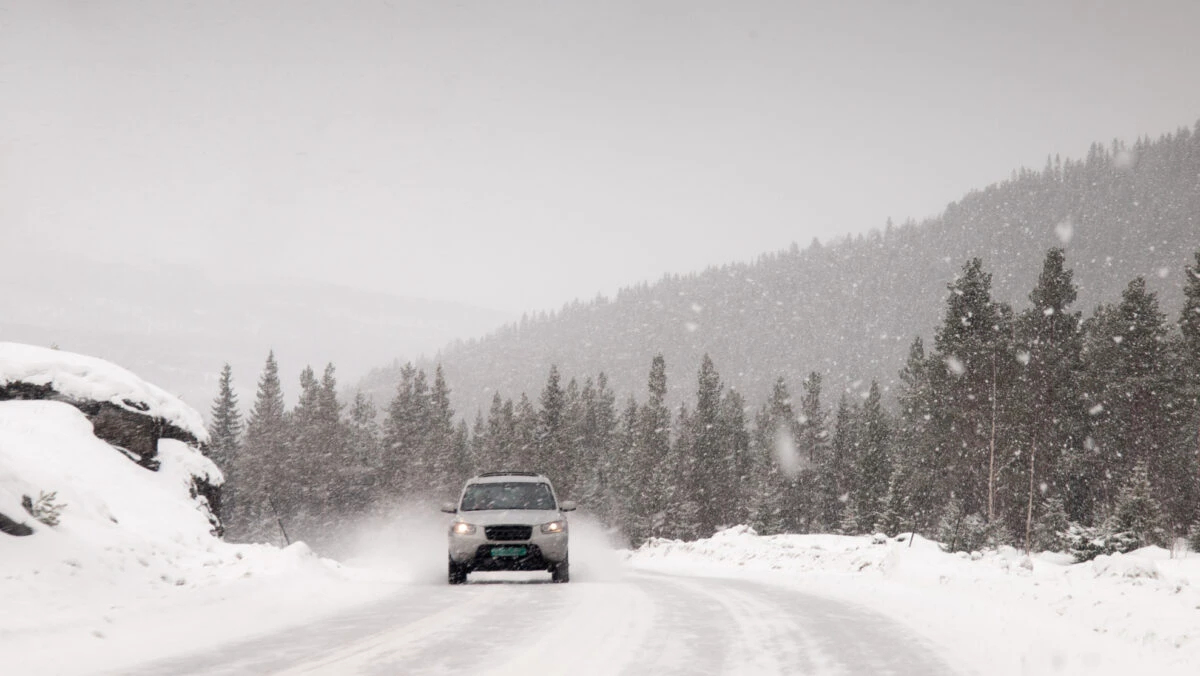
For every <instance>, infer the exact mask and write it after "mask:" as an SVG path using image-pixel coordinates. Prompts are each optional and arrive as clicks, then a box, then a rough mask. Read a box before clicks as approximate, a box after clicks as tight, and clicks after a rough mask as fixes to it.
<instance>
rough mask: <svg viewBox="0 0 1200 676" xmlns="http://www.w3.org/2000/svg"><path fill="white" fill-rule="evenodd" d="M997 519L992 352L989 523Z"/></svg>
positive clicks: (993, 355) (993, 362)
mask: <svg viewBox="0 0 1200 676" xmlns="http://www.w3.org/2000/svg"><path fill="white" fill-rule="evenodd" d="M995 519H996V353H995V352H992V435H991V441H990V443H989V453H988V523H989V524H990V523H992V522H993V521H995Z"/></svg>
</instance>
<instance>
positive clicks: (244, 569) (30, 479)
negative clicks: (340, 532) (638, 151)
mask: <svg viewBox="0 0 1200 676" xmlns="http://www.w3.org/2000/svg"><path fill="white" fill-rule="evenodd" d="M159 459H160V461H161V463H162V467H161V468H160V470H159V471H157V472H151V471H149V470H147V469H145V468H143V467H141V466H139V465H137V464H136V463H134V462H132V461H131V460H129V459H128V458H126V457H124V456H123V455H122V454H121V453H119V452H117V451H115V450H114V449H113V448H112V447H110V446H109V445H108V444H106V443H104V442H103V441H101V440H99V439H97V438H96V437H95V436H93V435H92V427H91V423H90V422H89V421H88V420H87V418H86V417H84V415H83V414H82V413H80V412H79V411H78V410H77V409H75V408H74V407H72V406H70V405H68V404H65V403H60V402H50V401H4V402H0V513H4V514H6V515H8V516H9V517H10V518H12V519H14V520H18V521H24V522H25V523H27V524H28V525H30V526H32V527H33V528H34V529H35V533H34V534H33V535H30V536H26V537H13V536H9V535H3V534H0V598H3V603H2V604H0V655H2V656H3V657H2V658H0V664H2V665H3V668H2V669H0V671H2V672H3V673H11V674H69V673H94V672H102V671H105V670H117V671H119V670H121V669H122V668H123V667H124V666H127V665H129V664H133V663H137V662H141V661H144V660H146V659H153V658H155V657H162V656H168V655H172V654H177V653H179V652H186V651H189V650H195V649H197V648H202V647H204V646H211V645H218V644H220V643H223V642H227V641H232V640H237V639H241V638H243V637H246V636H252V635H255V634H257V633H262V632H269V631H276V630H278V629H279V628H280V627H281V626H286V625H288V624H295V623H301V622H305V621H308V620H311V619H313V618H316V617H320V616H322V615H324V614H328V613H330V612H333V611H334V610H337V609H341V608H345V607H348V606H351V605H354V604H356V603H362V602H364V601H366V600H367V599H369V598H372V597H373V596H374V595H376V594H378V593H379V591H380V588H381V585H386V584H390V582H389V581H388V580H383V579H380V578H379V577H378V576H376V577H370V576H368V575H367V574H365V573H363V572H361V571H351V570H347V569H345V568H343V567H342V566H340V565H338V564H336V563H334V562H332V561H326V560H321V559H319V558H318V557H316V556H315V555H313V553H312V552H311V551H310V550H309V549H308V548H307V547H306V546H305V545H304V544H303V543H298V544H295V545H293V546H292V547H289V548H287V549H282V550H281V549H278V548H276V547H270V546H266V545H232V544H228V543H225V542H223V541H221V540H219V539H217V538H215V537H213V536H212V535H211V534H210V532H209V531H210V529H211V526H210V524H209V522H208V519H207V517H206V515H205V513H204V506H203V505H202V504H201V503H199V502H197V501H196V500H195V499H194V498H192V497H191V496H190V495H189V483H190V478H191V475H192V474H202V473H218V470H216V468H215V467H213V466H212V465H211V463H209V462H208V461H207V460H206V459H205V458H204V457H203V456H201V455H200V454H199V453H197V452H196V451H195V450H193V449H190V448H188V447H187V446H186V445H184V444H182V443H179V442H176V441H170V440H164V441H161V442H160V443H159ZM50 491H54V492H56V493H57V502H58V503H59V504H62V505H65V507H63V509H62V512H61V515H60V520H59V523H58V525H56V526H53V527H51V526H47V525H43V524H41V523H38V522H37V521H35V520H34V519H32V518H31V517H30V516H29V515H28V514H27V513H26V512H25V511H24V509H23V508H22V507H21V497H22V496H23V495H30V496H32V497H34V498H36V497H37V496H39V494H40V493H41V492H50Z"/></svg>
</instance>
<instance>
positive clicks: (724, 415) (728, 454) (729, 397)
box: [718, 388, 754, 526]
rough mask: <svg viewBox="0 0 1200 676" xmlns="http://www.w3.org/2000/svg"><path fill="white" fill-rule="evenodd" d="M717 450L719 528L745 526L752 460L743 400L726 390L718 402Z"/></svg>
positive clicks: (747, 518) (752, 473)
mask: <svg viewBox="0 0 1200 676" xmlns="http://www.w3.org/2000/svg"><path fill="white" fill-rule="evenodd" d="M721 448H722V449H723V451H724V457H723V458H722V464H723V466H724V469H723V473H724V476H725V479H724V483H723V484H722V494H721V500H722V505H721V511H720V515H721V516H720V523H719V524H718V525H719V526H732V525H735V524H742V523H748V520H749V518H750V504H751V501H752V499H753V491H752V488H751V485H752V484H751V478H752V477H753V475H754V456H753V455H752V454H751V452H750V434H749V432H748V431H747V430H746V400H745V398H743V397H742V395H741V393H740V392H738V391H737V390H735V389H733V388H730V389H729V390H727V391H726V393H725V396H724V398H722V400H721Z"/></svg>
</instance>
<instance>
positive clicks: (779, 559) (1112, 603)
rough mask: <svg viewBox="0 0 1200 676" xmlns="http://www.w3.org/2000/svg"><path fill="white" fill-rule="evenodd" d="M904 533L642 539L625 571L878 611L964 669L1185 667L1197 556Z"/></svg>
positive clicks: (1199, 579) (1195, 657) (1199, 617)
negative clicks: (787, 591) (973, 548)
mask: <svg viewBox="0 0 1200 676" xmlns="http://www.w3.org/2000/svg"><path fill="white" fill-rule="evenodd" d="M907 539H908V538H907V534H904V535H902V536H900V537H899V539H888V538H886V537H884V536H882V535H877V536H874V537H868V536H862V537H845V536H840V535H773V536H759V535H756V534H755V533H754V531H753V530H752V529H750V528H748V527H746V526H738V527H735V528H731V529H729V530H725V531H722V532H719V533H717V534H716V535H714V536H713V537H711V538H707V539H703V540H699V541H696V542H679V541H675V540H663V539H658V540H652V541H651V542H649V543H647V544H646V545H644V546H642V547H641V548H640V549H638V550H636V551H633V552H630V553H628V560H629V562H630V564H631V565H633V567H635V568H637V569H642V570H648V571H657V572H665V573H672V574H686V575H701V576H718V577H739V578H751V579H755V580H758V581H761V582H765V583H768V584H778V585H783V586H787V587H791V588H797V589H802V590H803V591H806V592H809V593H815V594H822V595H825V596H830V597H834V598H838V599H840V600H845V601H851V602H854V603H858V604H861V605H863V606H867V607H870V608H872V609H875V610H878V611H880V612H883V613H885V614H887V615H890V616H892V617H893V618H895V619H897V620H899V621H901V622H903V623H904V624H906V625H908V626H909V627H911V628H913V629H914V630H915V631H917V632H919V633H921V634H923V635H924V636H925V637H927V638H928V639H929V640H931V641H932V642H934V643H936V644H939V645H941V646H943V647H944V649H945V651H946V655H947V657H948V658H950V659H952V660H954V661H955V663H956V666H957V667H958V668H960V669H961V670H962V671H964V672H965V673H976V674H996V675H997V676H999V675H1005V674H1089V675H1092V676H1094V675H1096V674H1121V675H1122V676H1124V674H1128V673H1171V674H1185V673H1187V674H1190V673H1197V665H1200V589H1198V588H1197V585H1200V554H1197V553H1187V552H1186V550H1182V551H1179V552H1176V554H1175V556H1172V553H1171V552H1168V551H1167V550H1164V549H1160V548H1155V547H1149V548H1146V549H1142V550H1138V551H1136V552H1133V553H1130V554H1126V555H1120V554H1118V555H1114V556H1102V557H1099V558H1097V559H1095V560H1094V561H1090V562H1087V563H1078V564H1077V563H1073V562H1072V559H1071V557H1069V556H1063V555H1061V554H1039V555H1035V556H1034V557H1032V558H1031V557H1027V556H1025V555H1024V554H1023V553H1022V552H1018V551H1017V550H1015V549H1012V548H1011V547H1006V548H1001V549H1000V550H997V551H989V552H983V553H980V552H976V553H973V554H971V555H966V554H959V555H954V554H947V553H945V552H943V551H942V550H941V548H940V546H939V545H938V544H937V543H935V542H931V541H929V540H925V539H924V538H922V537H920V536H917V537H916V539H915V540H913V542H912V543H911V544H910V543H909V542H907Z"/></svg>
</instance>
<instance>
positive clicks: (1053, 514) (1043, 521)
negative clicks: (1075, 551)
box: [1029, 496, 1071, 552]
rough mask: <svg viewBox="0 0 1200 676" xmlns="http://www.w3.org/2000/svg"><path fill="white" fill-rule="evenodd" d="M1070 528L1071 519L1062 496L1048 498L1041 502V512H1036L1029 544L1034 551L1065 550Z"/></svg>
mask: <svg viewBox="0 0 1200 676" xmlns="http://www.w3.org/2000/svg"><path fill="white" fill-rule="evenodd" d="M1070 530H1071V521H1070V518H1069V517H1068V516H1067V509H1066V506H1065V505H1064V503H1063V500H1062V498H1060V497H1057V496H1053V497H1050V498H1047V499H1046V500H1043V501H1042V503H1041V510H1040V513H1037V514H1035V521H1034V523H1033V534H1032V536H1031V538H1030V545H1029V546H1030V548H1031V549H1032V551H1049V552H1061V551H1064V550H1065V549H1066V547H1067V545H1068V541H1067V533H1068V532H1070Z"/></svg>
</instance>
